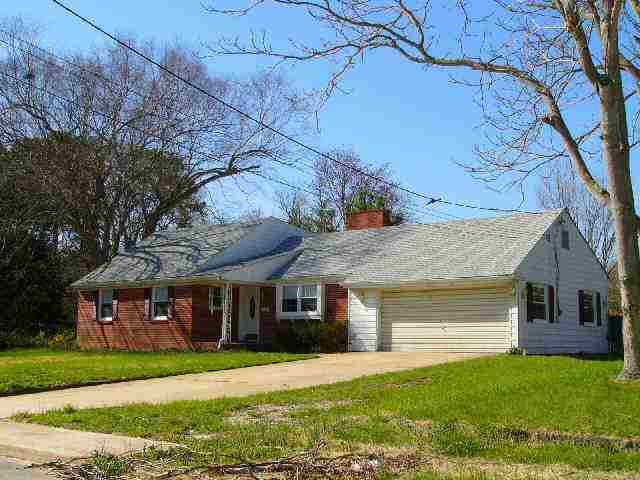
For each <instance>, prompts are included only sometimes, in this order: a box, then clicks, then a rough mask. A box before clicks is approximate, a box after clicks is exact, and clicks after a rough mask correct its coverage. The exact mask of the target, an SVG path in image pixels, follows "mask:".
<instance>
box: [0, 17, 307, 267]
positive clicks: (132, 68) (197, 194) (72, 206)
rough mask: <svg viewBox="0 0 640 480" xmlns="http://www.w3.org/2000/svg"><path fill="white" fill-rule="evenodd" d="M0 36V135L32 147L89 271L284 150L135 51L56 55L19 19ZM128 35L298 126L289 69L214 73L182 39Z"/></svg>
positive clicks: (268, 115) (187, 72)
mask: <svg viewBox="0 0 640 480" xmlns="http://www.w3.org/2000/svg"><path fill="white" fill-rule="evenodd" d="M25 37H28V38H25ZM0 42H1V43H0V47H3V48H2V49H0V52H2V53H0V144H2V145H4V146H6V147H7V148H9V149H17V150H22V151H24V152H25V153H26V154H28V156H29V157H30V159H31V160H32V161H33V162H35V165H37V168H36V169H35V171H36V172H37V173H38V175H37V182H34V187H38V188H40V189H43V188H47V189H49V191H50V192H55V193H56V194H57V196H58V198H61V199H62V201H63V202H62V203H63V205H64V208H61V209H58V210H57V212H58V213H59V214H60V217H61V218H60V222H59V223H60V225H61V227H64V228H70V229H71V230H73V231H74V232H75V233H76V234H77V236H78V241H79V243H80V248H81V250H82V251H83V252H85V257H86V259H87V262H88V265H87V267H88V268H92V267H95V266H96V265H99V264H100V263H102V262H104V261H106V260H108V259H109V258H110V257H111V256H112V255H114V254H115V253H116V252H117V251H118V248H119V247H121V246H122V245H123V244H130V243H134V242H135V241H137V240H139V239H140V238H141V237H143V236H147V235H149V234H151V233H153V232H154V231H156V230H157V229H163V228H167V227H168V226H169V225H175V224H180V225H185V224H188V223H189V221H190V220H191V217H192V216H193V215H195V214H199V213H202V212H204V210H205V205H204V203H203V202H202V200H201V199H200V198H201V193H202V192H203V190H204V189H206V188H207V187H208V186H209V185H210V184H212V183H213V182H218V181H220V180H222V179H224V178H227V177H233V176H237V175H240V174H242V173H244V172H249V171H254V170H256V169H259V168H263V167H264V166H265V164H266V162H267V161H269V160H270V159H271V158H272V157H273V156H282V155H285V154H287V152H288V148H289V146H288V145H287V144H286V143H285V141H284V140H283V139H282V138H281V137H279V136H278V135H276V134H275V133H274V132H273V131H271V130H269V129H265V128H263V127H262V126H261V125H257V124H255V123H254V122H251V121H249V120H248V119H246V118H245V117H243V116H241V115H239V114H238V113H237V112H236V111H233V110H231V109H229V108H227V107H225V106H224V105H222V104H221V103H219V102H217V101H216V100H214V99H212V98H210V97H208V96H206V95H203V94H201V93H198V92H195V91H194V90H193V89H191V88H190V87H188V86H186V85H184V84H183V83H181V82H179V81H178V80H176V79H175V78H173V77H171V76H169V75H167V74H166V73H164V72H161V71H158V70H157V69H155V68H154V67H153V66H150V65H149V64H148V63H147V62H145V61H144V60H141V59H140V58H139V57H137V56H135V55H133V54H132V53H130V52H129V51H128V50H125V49H122V48H119V47H106V48H100V49H96V50H94V51H92V52H91V53H89V54H75V55H72V54H55V53H54V54H51V53H49V52H46V51H44V50H43V49H41V48H40V47H39V46H38V44H37V37H36V38H34V37H33V36H32V35H31V30H29V29H28V28H27V27H25V25H24V24H23V23H21V22H19V21H8V22H5V23H4V24H3V25H2V28H1V31H0ZM128 42H129V43H130V44H132V45H135V46H136V47H138V48H139V49H141V50H143V51H144V52H146V53H147V54H148V55H149V56H152V57H156V58H158V59H160V61H161V62H162V63H163V64H165V65H166V66H167V67H168V68H170V69H171V70H173V71H175V72H178V73H179V74H180V75H181V76H183V77H184V78H187V79H189V80H190V81H192V82H194V83H196V84H199V85H201V86H202V87H203V88H204V89H206V90H207V91H209V92H213V93H214V94H215V95H216V96H217V97H219V98H223V99H225V100H226V101H227V102H228V103H230V104H233V105H236V106H238V107H239V108H241V109H242V110H244V111H246V112H249V113H250V114H251V115H253V116H255V117H257V118H260V119H262V120H263V121H264V122H265V123H268V124H271V125H273V126H275V127H276V128H289V129H290V130H291V131H292V132H293V134H294V135H295V134H296V131H297V130H296V129H299V130H300V129H301V125H302V123H303V122H304V118H306V115H307V113H308V102H307V99H306V97H304V96H301V95H299V94H297V93H296V92H295V91H294V89H293V88H292V87H291V85H290V84H289V82H288V81H287V80H286V79H285V78H284V77H282V76H280V75H278V74H275V73H268V72H267V73H259V74H256V75H254V76H252V77H250V78H248V79H236V78H231V77H221V76H217V77H214V76H211V75H210V74H209V73H208V72H207V69H206V67H205V65H204V64H203V63H202V61H201V60H199V59H198V58H197V57H196V56H195V55H193V54H191V53H189V52H188V51H187V50H186V49H184V48H182V47H180V46H167V47H158V46H156V45H154V44H153V43H150V42H147V43H142V42H139V41H136V40H134V39H129V40H128ZM27 150H28V151H27Z"/></svg>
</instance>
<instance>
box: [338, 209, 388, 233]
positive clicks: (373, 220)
mask: <svg viewBox="0 0 640 480" xmlns="http://www.w3.org/2000/svg"><path fill="white" fill-rule="evenodd" d="M389 225H393V224H392V222H391V216H390V215H389V212H388V211H387V210H385V209H384V208H375V209H372V210H361V211H359V212H353V213H348V214H347V225H346V227H347V228H346V229H347V230H362V229H365V228H382V227H386V226H389Z"/></svg>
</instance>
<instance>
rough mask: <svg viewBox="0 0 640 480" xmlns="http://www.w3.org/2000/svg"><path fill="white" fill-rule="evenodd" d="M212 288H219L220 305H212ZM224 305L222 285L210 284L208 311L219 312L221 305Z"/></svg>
mask: <svg viewBox="0 0 640 480" xmlns="http://www.w3.org/2000/svg"><path fill="white" fill-rule="evenodd" d="M214 288H219V289H220V300H221V301H220V306H219V307H214V306H213V289H214ZM223 305H224V287H223V286H221V285H212V286H210V287H209V313H213V312H221V311H222V306H223Z"/></svg>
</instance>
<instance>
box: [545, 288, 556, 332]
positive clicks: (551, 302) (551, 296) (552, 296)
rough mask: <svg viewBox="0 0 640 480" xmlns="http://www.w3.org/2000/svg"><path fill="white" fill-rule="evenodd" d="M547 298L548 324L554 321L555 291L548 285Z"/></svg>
mask: <svg viewBox="0 0 640 480" xmlns="http://www.w3.org/2000/svg"><path fill="white" fill-rule="evenodd" d="M548 290H549V291H548V293H547V296H548V297H549V323H553V322H555V321H556V289H555V288H553V285H549V287H548Z"/></svg>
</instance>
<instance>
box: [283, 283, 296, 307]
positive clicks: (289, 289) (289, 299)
mask: <svg viewBox="0 0 640 480" xmlns="http://www.w3.org/2000/svg"><path fill="white" fill-rule="evenodd" d="M282 311H283V312H285V313H290V312H297V311H298V286H297V285H295V286H286V287H283V288H282Z"/></svg>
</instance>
